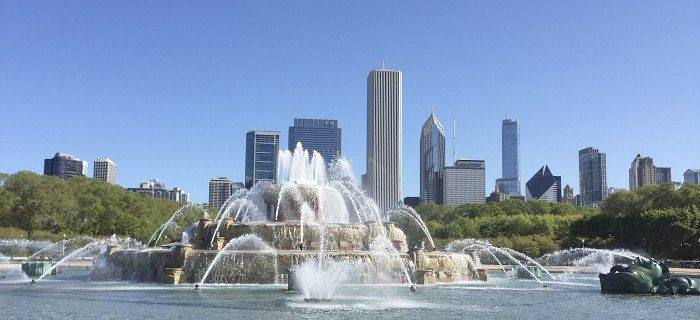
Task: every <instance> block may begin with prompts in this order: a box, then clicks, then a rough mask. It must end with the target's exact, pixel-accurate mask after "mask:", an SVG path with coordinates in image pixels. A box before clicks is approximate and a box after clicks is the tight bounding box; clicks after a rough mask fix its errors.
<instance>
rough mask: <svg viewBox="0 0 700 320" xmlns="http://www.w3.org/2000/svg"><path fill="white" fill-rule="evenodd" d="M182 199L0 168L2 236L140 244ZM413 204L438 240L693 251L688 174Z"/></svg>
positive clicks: (695, 236)
mask: <svg viewBox="0 0 700 320" xmlns="http://www.w3.org/2000/svg"><path fill="white" fill-rule="evenodd" d="M183 205H184V203H180V202H176V201H172V200H165V199H154V198H151V197H148V196H141V195H139V194H138V193H135V192H131V191H128V190H126V189H124V188H122V187H119V186H113V185H111V184H109V183H107V182H103V181H99V180H97V179H90V178H86V177H79V176H76V177H72V178H70V179H68V180H66V181H63V180H60V179H59V178H57V177H55V176H44V175H38V174H36V173H33V172H28V171H20V172H17V173H15V174H3V173H0V237H2V238H20V237H26V238H29V239H48V240H52V241H57V240H60V239H61V238H62V235H63V234H66V236H67V237H69V238H71V237H75V236H78V235H87V236H92V237H109V236H111V235H113V234H116V235H119V236H129V237H132V238H135V239H137V240H139V241H141V242H143V243H146V242H147V241H148V240H149V239H150V237H151V235H152V234H153V232H154V231H155V230H156V229H157V228H158V227H159V226H160V225H161V224H163V223H164V222H166V221H167V220H168V219H169V218H170V217H171V216H172V214H173V213H174V212H176V211H177V210H178V209H180V208H181V207H182V206H183ZM186 209H187V208H186ZM415 209H416V211H417V212H418V214H420V216H421V217H422V219H423V220H424V221H425V224H426V226H427V228H428V230H429V231H430V233H431V235H432V236H433V240H434V241H435V243H436V246H438V247H443V246H445V245H446V244H448V243H449V242H451V241H453V240H459V239H465V238H476V239H487V240H489V241H490V242H491V243H492V244H493V245H495V246H499V247H508V248H511V249H514V250H517V251H520V252H523V253H525V254H527V255H529V256H532V257H538V256H541V255H543V254H546V253H550V252H553V251H556V250H560V249H566V248H569V247H578V246H581V245H582V244H585V245H586V246H590V247H595V248H605V249H614V248H625V249H630V250H640V251H644V252H647V253H648V254H649V255H651V256H653V257H657V258H673V259H697V258H698V257H699V256H700V231H699V229H700V186H699V185H697V184H693V183H686V184H682V185H681V184H676V183H667V184H663V185H649V186H643V187H640V188H637V189H635V190H634V191H623V192H618V193H614V194H612V195H610V196H609V197H608V198H607V199H606V200H605V201H604V202H603V204H602V206H601V208H600V209H591V208H584V207H576V206H572V205H569V204H564V203H549V202H545V201H539V200H528V201H522V200H516V199H509V200H504V201H501V202H492V203H485V204H463V205H460V206H458V207H456V208H452V207H450V206H444V205H437V204H435V203H432V202H427V203H421V204H420V205H419V206H417V207H416V208H415ZM202 215H203V212H201V210H192V212H186V213H185V214H182V215H181V217H179V218H178V221H177V225H178V227H176V228H172V229H169V230H166V232H165V233H164V237H163V240H162V241H161V242H168V241H177V240H179V237H180V236H181V233H182V231H183V230H184V228H185V227H187V226H188V225H190V224H192V223H193V222H194V221H196V219H198V218H201V217H202ZM392 221H394V222H396V223H397V226H398V227H399V228H401V229H403V230H404V232H405V233H406V236H407V241H408V243H409V246H411V247H413V246H420V245H421V243H422V242H425V243H428V241H427V238H426V236H425V235H424V233H423V231H422V230H421V228H420V227H419V226H418V225H417V224H416V223H414V222H413V221H412V219H410V218H408V217H405V216H400V215H394V216H393V217H392Z"/></svg>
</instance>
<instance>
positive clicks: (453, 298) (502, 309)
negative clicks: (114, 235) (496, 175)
mask: <svg viewBox="0 0 700 320" xmlns="http://www.w3.org/2000/svg"><path fill="white" fill-rule="evenodd" d="M557 277H558V278H559V280H558V281H557V282H548V283H547V284H548V287H547V288H544V287H542V286H540V285H539V284H538V283H537V282H535V281H532V280H522V279H511V278H505V277H503V276H502V274H498V273H495V272H493V273H492V278H491V281H489V282H486V283H484V282H466V283H459V284H448V285H436V286H418V290H417V292H416V293H411V292H410V291H409V289H408V287H407V286H405V285H369V286H353V285H342V286H340V287H339V288H338V291H337V292H336V293H335V295H334V297H333V300H332V301H331V302H324V303H307V302H304V299H303V297H302V296H301V295H299V294H298V293H290V292H287V290H286V288H287V287H286V285H209V286H204V287H203V288H202V290H201V292H199V293H195V292H194V290H193V288H194V285H191V284H186V285H179V286H172V285H162V284H151V283H126V282H90V281H87V274H86V273H84V272H83V273H75V272H73V273H71V272H70V271H68V272H65V273H63V274H61V275H59V276H57V277H53V278H46V279H44V280H42V281H40V282H39V283H38V285H37V286H36V287H29V286H28V281H27V280H26V279H19V278H14V279H12V278H7V279H2V280H0V314H2V317H3V318H4V319H28V318H33V319H70V318H73V319H74V318H89V319H97V318H103V319H127V318H128V319H195V318H199V319H202V320H209V319H220V318H227V319H232V318H235V319H275V318H277V319H291V318H294V319H330V318H333V319H335V318H346V319H359V318H367V319H374V318H382V319H457V318H460V319H465V318H467V319H472V318H473V319H562V318H567V319H603V318H606V319H621V318H625V319H641V318H647V319H661V318H676V319H697V318H698V315H700V301H699V300H698V297H697V296H694V297H693V296H673V297H671V296H669V297H662V296H651V295H619V294H602V293H600V287H599V284H598V279H597V275H594V274H583V275H569V276H563V275H561V274H559V275H557Z"/></svg>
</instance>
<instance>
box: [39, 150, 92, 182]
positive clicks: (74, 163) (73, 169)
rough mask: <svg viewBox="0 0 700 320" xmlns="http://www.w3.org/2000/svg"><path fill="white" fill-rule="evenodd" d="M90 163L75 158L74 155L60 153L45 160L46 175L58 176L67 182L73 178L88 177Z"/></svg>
mask: <svg viewBox="0 0 700 320" xmlns="http://www.w3.org/2000/svg"><path fill="white" fill-rule="evenodd" d="M87 170H88V163H87V161H81V160H80V159H77V158H75V157H74V156H73V155H72V154H67V153H62V152H58V153H56V155H55V156H54V157H53V158H51V159H44V175H47V176H57V177H58V178H60V179H62V180H67V179H68V178H70V177H73V176H83V177H87Z"/></svg>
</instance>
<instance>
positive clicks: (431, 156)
mask: <svg viewBox="0 0 700 320" xmlns="http://www.w3.org/2000/svg"><path fill="white" fill-rule="evenodd" d="M444 170H445V130H444V129H443V127H442V124H441V123H440V121H438V119H437V117H435V115H434V114H431V115H430V117H428V120H426V121H425V123H424V124H423V128H422V130H421V135H420V201H421V202H427V201H433V202H435V203H437V204H442V188H443V184H442V174H443V172H444Z"/></svg>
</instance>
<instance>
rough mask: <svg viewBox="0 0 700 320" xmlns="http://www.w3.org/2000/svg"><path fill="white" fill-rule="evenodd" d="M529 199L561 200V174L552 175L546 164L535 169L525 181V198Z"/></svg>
mask: <svg viewBox="0 0 700 320" xmlns="http://www.w3.org/2000/svg"><path fill="white" fill-rule="evenodd" d="M572 193H573V192H572ZM529 199H535V200H542V201H547V202H561V176H555V175H553V174H552V172H551V171H550V170H549V167H548V166H546V165H545V166H543V167H542V168H540V170H537V173H535V175H534V176H532V178H530V180H528V181H527V183H525V200H529Z"/></svg>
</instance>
